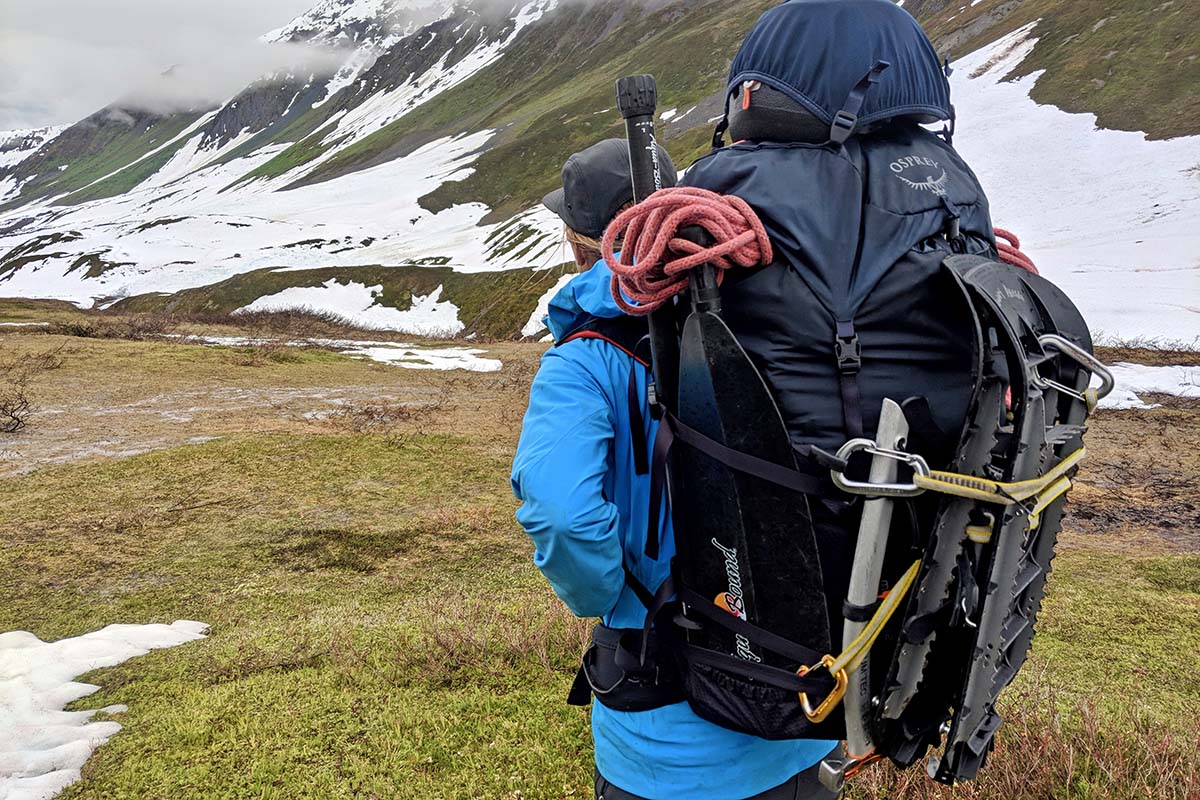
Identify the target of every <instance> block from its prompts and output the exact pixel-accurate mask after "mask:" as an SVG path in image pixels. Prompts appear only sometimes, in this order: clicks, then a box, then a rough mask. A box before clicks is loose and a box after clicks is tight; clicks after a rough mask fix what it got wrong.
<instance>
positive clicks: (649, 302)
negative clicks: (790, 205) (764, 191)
mask: <svg viewBox="0 0 1200 800" xmlns="http://www.w3.org/2000/svg"><path fill="white" fill-rule="evenodd" d="M693 225H695V226H699V227H701V228H703V229H704V230H705V231H706V232H707V233H708V235H709V237H710V238H711V239H712V240H713V244H712V245H711V246H709V247H703V246H701V245H698V244H696V243H695V242H692V241H689V240H687V239H684V238H682V237H680V235H679V233H680V231H682V230H683V229H684V228H687V227H690V226H693ZM995 233H996V248H997V250H998V251H999V253H1000V259H1001V260H1002V261H1004V262H1005V263H1007V264H1011V265H1013V266H1015V267H1020V268H1021V269H1025V270H1028V271H1029V272H1032V273H1033V274H1034V275H1037V274H1038V268H1037V266H1036V265H1035V264H1034V263H1033V260H1032V259H1031V258H1030V257H1029V256H1027V255H1025V253H1023V252H1021V240H1020V239H1018V238H1017V236H1016V234H1014V233H1012V232H1010V231H1007V230H1005V229H1003V228H996V229H995ZM618 240H624V243H625V244H624V247H623V248H622V249H621V255H620V257H619V258H618V257H617V255H616V252H615V251H616V243H617V241H618ZM600 245H601V251H602V255H603V256H604V260H605V262H606V263H607V264H608V267H609V269H611V270H612V272H613V279H612V295H613V299H614V300H616V302H617V305H618V306H620V307H621V310H623V311H624V312H625V313H627V314H632V315H634V316H644V315H646V314H650V313H651V312H653V311H654V310H656V309H658V308H661V307H662V305H663V304H664V303H666V302H667V301H668V300H670V299H671V298H672V297H674V296H675V295H677V294H679V293H680V292H682V291H683V290H684V289H686V288H687V286H688V272H689V271H690V270H691V269H692V268H693V267H697V266H699V265H700V264H704V263H708V264H712V265H713V267H714V268H715V269H716V271H717V283H718V284H720V282H721V280H722V278H723V276H724V273H725V270H727V269H733V268H734V267H756V266H759V265H761V264H769V263H770V262H771V261H772V259H773V258H774V254H773V252H772V250H771V241H770V239H769V238H768V237H767V231H766V228H764V227H763V224H762V220H760V219H759V218H758V215H757V214H755V213H754V209H752V208H751V207H750V205H749V204H748V203H747V202H746V201H745V200H742V199H741V198H740V197H737V196H736V195H720V194H717V193H715V192H710V191H708V190H707V189H696V188H693V187H677V188H673V189H660V190H659V191H657V192H655V193H654V194H652V195H650V197H648V198H646V200H644V201H643V202H641V203H639V204H638V205H636V206H633V207H631V208H627V209H626V210H625V211H623V212H621V213H620V214H619V215H618V216H617V218H616V219H614V220H613V221H612V222H611V223H610V224H609V226H608V228H607V229H606V230H605V231H604V238H603V239H602V240H601V243H600ZM626 298H628V299H626ZM630 301H632V302H630Z"/></svg>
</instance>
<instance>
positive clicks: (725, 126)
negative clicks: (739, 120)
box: [712, 98, 729, 150]
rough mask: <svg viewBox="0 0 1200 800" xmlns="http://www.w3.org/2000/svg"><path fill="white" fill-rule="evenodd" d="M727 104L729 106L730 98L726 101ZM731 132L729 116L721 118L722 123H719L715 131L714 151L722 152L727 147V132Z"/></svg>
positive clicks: (713, 139)
mask: <svg viewBox="0 0 1200 800" xmlns="http://www.w3.org/2000/svg"><path fill="white" fill-rule="evenodd" d="M725 104H726V105H728V104H729V98H726V99H725ZM727 130H729V115H728V114H726V115H725V116H723V117H721V121H720V122H718V123H717V127H716V129H715V130H714V131H713V138H712V146H713V150H720V149H721V148H722V147H724V146H725V131H727Z"/></svg>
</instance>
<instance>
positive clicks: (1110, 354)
mask: <svg viewBox="0 0 1200 800" xmlns="http://www.w3.org/2000/svg"><path fill="white" fill-rule="evenodd" d="M1096 355H1097V356H1099V357H1100V360H1101V361H1103V362H1104V363H1105V364H1116V363H1118V362H1127V363H1130V364H1145V365H1146V366H1149V367H1174V366H1179V365H1183V366H1188V365H1191V364H1200V350H1194V349H1193V350H1148V349H1146V348H1144V347H1097V348H1096Z"/></svg>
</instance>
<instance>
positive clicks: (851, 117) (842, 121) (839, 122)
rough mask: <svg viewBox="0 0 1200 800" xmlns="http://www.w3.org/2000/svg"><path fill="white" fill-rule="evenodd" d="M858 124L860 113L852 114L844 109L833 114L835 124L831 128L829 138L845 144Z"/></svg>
mask: <svg viewBox="0 0 1200 800" xmlns="http://www.w3.org/2000/svg"><path fill="white" fill-rule="evenodd" d="M857 124H858V114H851V113H850V112H849V111H847V110H846V109H844V108H843V109H842V110H840V111H838V112H837V113H836V114H834V115H833V125H832V126H831V127H830V129H829V139H830V141H832V142H835V143H837V144H845V142H846V140H847V139H849V138H850V134H851V133H853V132H854V126H855V125H857Z"/></svg>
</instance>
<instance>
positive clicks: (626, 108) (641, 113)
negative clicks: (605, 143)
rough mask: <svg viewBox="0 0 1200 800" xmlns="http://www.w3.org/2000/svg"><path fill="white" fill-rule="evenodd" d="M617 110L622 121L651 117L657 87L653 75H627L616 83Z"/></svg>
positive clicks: (656, 106) (656, 97)
mask: <svg viewBox="0 0 1200 800" xmlns="http://www.w3.org/2000/svg"><path fill="white" fill-rule="evenodd" d="M617 108H618V109H619V110H620V112H621V116H622V117H623V118H624V119H631V118H633V117H653V116H654V111H655V109H657V108H658V85H657V84H656V83H655V82H654V76H653V75H629V76H626V77H624V78H621V79H620V80H618V81H617Z"/></svg>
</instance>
